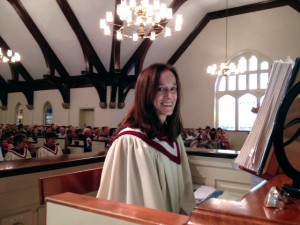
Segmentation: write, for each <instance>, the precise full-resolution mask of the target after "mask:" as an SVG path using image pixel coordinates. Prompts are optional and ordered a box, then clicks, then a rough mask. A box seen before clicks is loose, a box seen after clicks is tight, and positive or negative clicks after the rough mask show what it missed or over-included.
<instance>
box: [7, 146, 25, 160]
mask: <svg viewBox="0 0 300 225" xmlns="http://www.w3.org/2000/svg"><path fill="white" fill-rule="evenodd" d="M8 152H11V153H13V154H14V155H16V156H18V157H20V158H24V159H26V156H27V150H25V149H24V152H23V154H20V153H19V152H16V151H15V149H14V148H12V149H10V150H8Z"/></svg>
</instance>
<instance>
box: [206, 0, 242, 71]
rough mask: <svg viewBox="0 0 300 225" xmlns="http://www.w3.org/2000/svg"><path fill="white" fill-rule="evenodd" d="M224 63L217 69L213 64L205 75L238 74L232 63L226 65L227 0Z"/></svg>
mask: <svg viewBox="0 0 300 225" xmlns="http://www.w3.org/2000/svg"><path fill="white" fill-rule="evenodd" d="M225 21H226V22H225V62H224V63H221V64H220V66H219V68H218V67H217V64H213V65H211V66H208V67H207V73H208V74H211V75H225V76H228V75H232V74H237V73H238V72H239V70H238V67H237V66H236V65H235V64H234V63H230V64H228V50H227V45H228V41H227V39H228V0H226V17H225Z"/></svg>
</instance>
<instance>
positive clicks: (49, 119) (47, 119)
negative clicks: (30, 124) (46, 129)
mask: <svg viewBox="0 0 300 225" xmlns="http://www.w3.org/2000/svg"><path fill="white" fill-rule="evenodd" d="M52 123H53V115H52V106H51V104H50V102H46V104H45V106H44V124H45V125H50V124H52Z"/></svg>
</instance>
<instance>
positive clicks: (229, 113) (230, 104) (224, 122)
mask: <svg viewBox="0 0 300 225" xmlns="http://www.w3.org/2000/svg"><path fill="white" fill-rule="evenodd" d="M218 118H219V127H221V128H223V129H226V130H235V98H234V97H232V96H229V95H225V96H223V97H221V98H220V99H219V112H218Z"/></svg>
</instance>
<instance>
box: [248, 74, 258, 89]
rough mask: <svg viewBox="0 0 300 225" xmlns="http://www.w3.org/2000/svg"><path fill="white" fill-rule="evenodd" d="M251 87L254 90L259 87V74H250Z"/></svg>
mask: <svg viewBox="0 0 300 225" xmlns="http://www.w3.org/2000/svg"><path fill="white" fill-rule="evenodd" d="M249 89H250V90H254V89H257V74H256V73H252V74H250V75H249Z"/></svg>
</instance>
